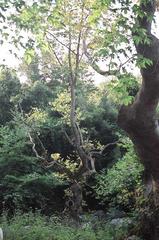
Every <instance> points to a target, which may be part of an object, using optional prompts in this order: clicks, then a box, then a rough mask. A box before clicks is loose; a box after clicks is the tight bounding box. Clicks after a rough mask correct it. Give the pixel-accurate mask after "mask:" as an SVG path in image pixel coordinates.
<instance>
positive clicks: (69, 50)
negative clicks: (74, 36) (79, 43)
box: [46, 31, 76, 56]
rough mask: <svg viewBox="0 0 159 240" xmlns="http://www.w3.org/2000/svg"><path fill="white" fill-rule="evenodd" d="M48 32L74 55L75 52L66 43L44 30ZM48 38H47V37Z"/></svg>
mask: <svg viewBox="0 0 159 240" xmlns="http://www.w3.org/2000/svg"><path fill="white" fill-rule="evenodd" d="M46 32H47V33H48V34H50V35H51V36H52V37H53V38H54V39H55V40H56V41H57V42H58V43H60V44H61V45H62V46H63V47H65V48H67V49H68V50H69V51H71V52H72V53H73V54H74V55H75V56H76V53H75V51H73V50H72V49H70V47H69V46H67V45H66V44H64V43H63V42H61V41H60V40H59V39H58V38H57V37H56V36H55V35H54V34H53V33H51V32H49V31H46ZM48 40H49V39H48Z"/></svg>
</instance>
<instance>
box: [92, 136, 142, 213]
mask: <svg viewBox="0 0 159 240" xmlns="http://www.w3.org/2000/svg"><path fill="white" fill-rule="evenodd" d="M123 146H124V148H126V149H127V152H126V154H125V155H124V156H123V157H122V158H121V159H119V160H118V162H116V163H115V164H114V165H113V166H112V167H111V168H109V169H108V170H104V171H102V172H101V173H100V174H97V176H96V181H97V182H96V186H95V192H96V196H97V198H98V199H100V200H101V202H104V203H108V204H109V205H111V206H113V207H122V208H126V209H129V210H130V209H131V208H133V207H134V206H135V204H136V202H137V200H138V198H139V197H140V196H141V193H142V179H141V176H142V172H143V166H142V164H140V163H139V161H138V158H137V156H136V154H135V152H134V149H133V145H132V143H131V142H130V140H129V139H127V138H125V140H124V143H122V147H123Z"/></svg>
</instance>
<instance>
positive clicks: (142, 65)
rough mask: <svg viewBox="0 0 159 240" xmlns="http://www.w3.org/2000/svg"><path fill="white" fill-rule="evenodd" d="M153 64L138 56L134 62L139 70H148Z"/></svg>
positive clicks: (149, 60)
mask: <svg viewBox="0 0 159 240" xmlns="http://www.w3.org/2000/svg"><path fill="white" fill-rule="evenodd" d="M152 64H153V61H152V60H151V59H149V58H146V57H144V56H142V55H140V56H138V58H137V60H136V65H137V66H138V67H139V68H148V67H149V66H151V65H152Z"/></svg>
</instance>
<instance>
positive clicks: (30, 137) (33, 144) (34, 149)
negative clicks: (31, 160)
mask: <svg viewBox="0 0 159 240" xmlns="http://www.w3.org/2000/svg"><path fill="white" fill-rule="evenodd" d="M28 136H29V139H30V142H31V144H32V150H33V152H34V153H35V156H36V157H37V158H39V159H41V160H45V158H43V157H41V156H40V155H39V154H38V152H37V150H36V148H35V143H34V140H33V138H32V136H31V134H30V133H28Z"/></svg>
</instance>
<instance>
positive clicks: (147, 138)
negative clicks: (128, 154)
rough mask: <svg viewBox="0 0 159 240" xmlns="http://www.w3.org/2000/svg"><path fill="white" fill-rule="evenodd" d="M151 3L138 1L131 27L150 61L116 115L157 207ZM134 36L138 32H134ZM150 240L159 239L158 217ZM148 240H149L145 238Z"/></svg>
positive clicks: (156, 51) (158, 136)
mask: <svg viewBox="0 0 159 240" xmlns="http://www.w3.org/2000/svg"><path fill="white" fill-rule="evenodd" d="M155 4H156V3H155V1H154V0H148V1H144V2H143V1H141V4H140V10H141V11H142V12H143V13H144V16H143V17H141V16H137V19H136V23H135V25H136V26H137V27H139V28H144V29H145V30H146V35H147V36H146V37H148V38H149V39H150V44H148V43H144V41H143V42H142V43H139V44H138V45H136V50H137V54H138V56H143V57H144V58H148V59H150V60H151V61H152V65H151V66H147V67H146V68H142V69H141V74H142V79H143V81H142V86H141V89H140V91H139V93H138V94H137V96H136V99H135V101H134V103H133V104H131V105H129V106H122V107H121V109H120V112H119V116H118V123H119V126H120V127H121V128H122V129H124V130H125V131H126V132H127V133H128V135H129V136H130V138H131V139H132V141H133V143H134V145H135V148H136V150H137V152H138V155H139V157H140V159H141V161H142V163H143V165H144V167H145V182H147V183H148V182H150V179H152V181H153V188H152V189H153V196H154V204H155V207H156V212H157V208H158V207H159V126H158V120H157V118H156V108H157V105H158V102H159V40H158V39H157V38H156V37H155V36H154V35H153V34H152V33H151V24H152V18H153V15H154V12H155ZM133 34H134V35H138V32H134V33H133ZM156 217H157V219H156V220H157V221H156V223H155V227H154V228H155V229H152V230H154V231H153V233H152V236H151V239H153V240H156V239H159V231H158V229H159V214H157V215H156ZM149 240H150V238H149Z"/></svg>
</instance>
